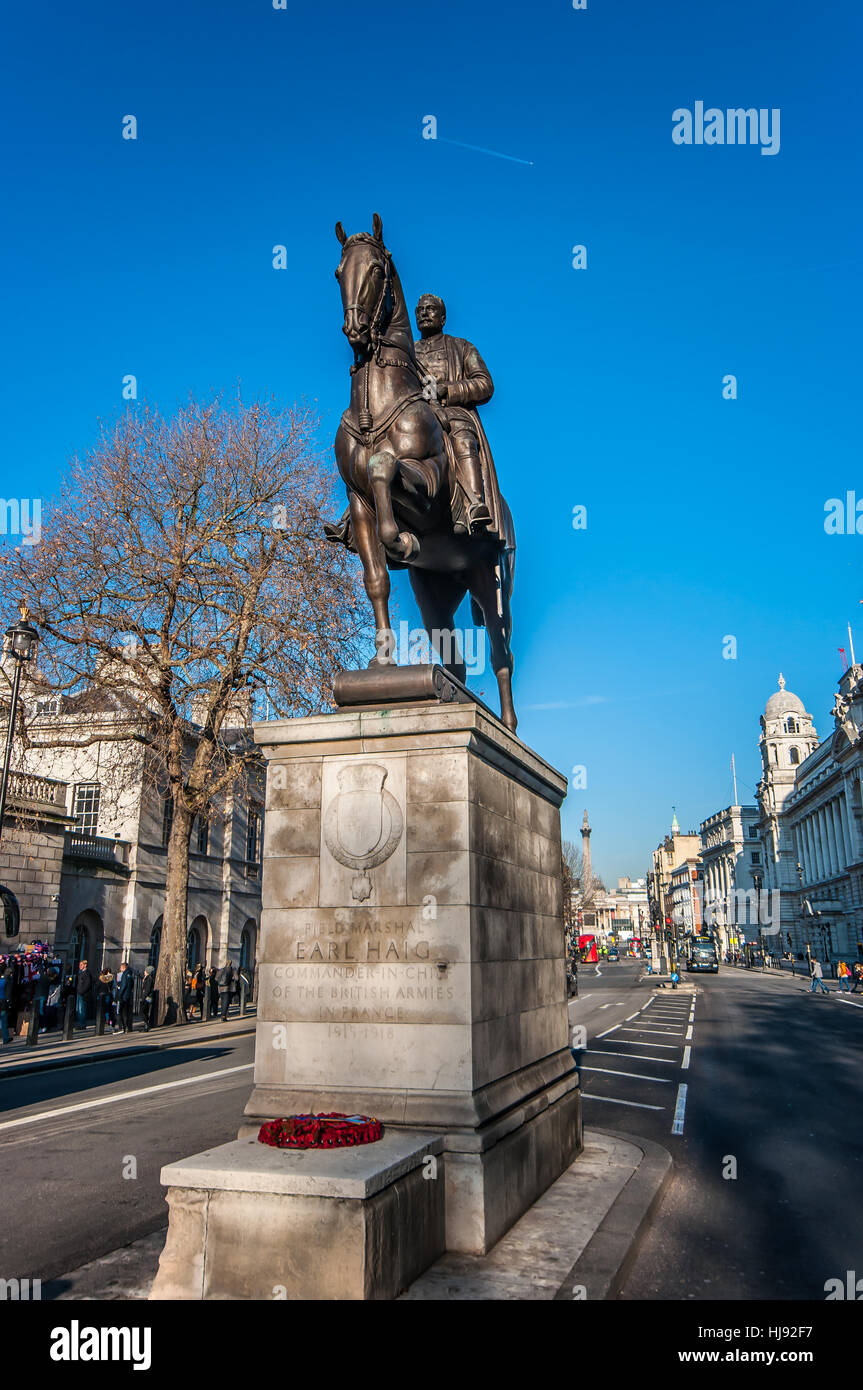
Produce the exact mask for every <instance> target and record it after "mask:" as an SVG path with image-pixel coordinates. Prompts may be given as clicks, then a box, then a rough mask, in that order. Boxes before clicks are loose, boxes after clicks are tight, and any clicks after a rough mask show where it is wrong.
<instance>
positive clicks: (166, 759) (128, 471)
mask: <svg viewBox="0 0 863 1390" xmlns="http://www.w3.org/2000/svg"><path fill="white" fill-rule="evenodd" d="M315 423H316V422H315V421H314V419H313V418H312V416H311V415H310V413H309V412H308V411H306V410H304V409H297V408H293V409H290V410H282V409H279V408H277V407H276V406H274V405H273V404H271V403H255V404H252V405H246V404H244V403H243V402H241V401H239V400H238V401H237V402H236V403H234V404H232V405H231V406H230V407H229V406H226V405H225V404H223V402H222V401H221V399H219V398H217V399H215V400H212V401H209V402H206V403H202V404H199V403H196V402H194V401H192V402H190V404H189V405H188V406H187V407H186V408H184V409H182V410H180V411H179V412H178V413H177V414H175V415H174V416H172V417H165V416H163V415H162V414H160V413H159V411H158V410H156V409H152V408H142V409H140V410H138V411H136V412H134V413H129V414H126V415H124V416H123V417H122V418H121V419H120V420H119V421H118V422H117V423H116V424H114V425H112V426H110V427H106V428H105V429H103V431H102V434H101V437H100V439H99V441H98V443H97V444H96V446H95V447H94V448H93V450H92V451H91V452H90V453H89V454H88V455H87V456H86V457H85V458H83V459H75V460H74V461H73V463H72V465H71V470H70V474H69V477H68V479H67V481H66V482H65V485H64V488H63V492H62V494H61V497H60V498H59V500H58V501H56V502H54V503H53V504H52V505H51V506H50V507H49V508H48V509H47V516H46V519H45V521H44V523H43V530H42V541H41V544H40V545H39V546H34V547H31V548H24V547H22V548H21V549H20V550H18V551H7V552H4V553H3V554H2V556H0V602H2V603H3V605H4V606H5V608H6V609H7V610H8V609H9V607H10V606H11V604H12V602H13V600H14V601H15V602H17V601H18V599H19V598H24V599H26V601H27V602H28V603H29V605H30V609H31V611H32V614H33V617H34V620H35V621H36V622H37V624H38V625H39V626H40V628H41V630H42V634H43V642H42V644H41V650H40V679H41V683H42V685H43V687H44V689H45V691H46V693H47V692H51V693H57V692H65V693H66V694H67V695H73V696H77V697H78V699H79V700H80V699H81V698H82V697H83V696H84V695H85V694H86V698H88V699H90V698H95V700H96V708H98V707H99V706H101V707H104V704H105V702H106V701H107V702H108V704H109V705H110V706H111V708H112V710H113V712H114V717H113V718H112V720H111V721H110V729H109V730H107V731H106V727H105V721H104V720H102V719H96V720H94V721H92V723H91V726H90V727H89V729H88V728H87V727H86V726H84V727H83V728H82V729H81V730H80V732H79V735H78V737H79V738H80V739H81V740H82V741H83V742H92V741H98V740H100V739H107V738H108V737H110V739H111V741H112V742H113V743H116V742H117V740H118V738H120V739H122V738H125V739H127V740H128V742H129V744H130V745H132V744H135V745H136V746H137V750H138V755H139V756H140V752H141V744H142V743H145V744H146V745H147V746H148V748H147V752H148V756H147V757H146V758H145V760H144V761H145V763H146V765H147V767H149V768H150V769H152V777H153V779H154V781H156V782H158V781H160V780H161V781H162V782H163V784H164V790H165V792H166V794H167V796H168V797H169V798H170V801H171V803H172V809H173V815H172V820H171V830H170V839H169V842H168V848H167V885H166V894H165V905H164V912H163V928H162V947H161V952H160V957H159V966H158V973H157V980H156V987H157V989H158V990H159V992H160V1000H161V1009H160V1016H161V1018H162V1019H163V1018H164V1016H165V1012H166V1010H171V1011H172V1016H173V1014H174V1012H176V1013H179V1014H180V1015H181V1016H182V1010H183V979H184V969H185V957H186V929H187V924H186V898H187V890H188V883H189V840H190V835H191V831H192V826H193V822H194V819H195V817H196V816H197V815H206V814H207V811H208V808H209V807H210V806H211V805H212V804H213V800H214V798H218V797H219V796H220V795H221V794H222V793H224V792H225V791H226V790H227V789H228V788H230V787H231V786H233V785H235V784H236V783H237V782H238V781H239V780H240V779H241V778H242V777H243V776H244V775H245V773H246V772H247V770H248V766H249V764H250V762H251V761H253V760H256V759H257V758H258V754H257V751H256V749H255V747H254V745H253V743H252V742H251V740H250V739H249V738H248V736H246V737H245V738H238V736H237V731H236V727H235V725H236V723H237V720H236V718H233V717H232V715H233V714H234V712H235V711H236V709H237V706H238V703H244V702H245V705H246V707H247V708H249V709H251V707H252V705H253V704H254V702H255V701H257V702H258V706H259V708H260V707H261V706H262V703H263V701H264V700H266V701H267V702H268V707H269V709H270V710H271V711H272V712H274V713H276V714H279V715H289V714H304V713H310V712H313V711H316V710H319V709H321V708H322V707H325V706H326V705H327V703H328V701H329V699H330V689H331V683H332V679H333V677H334V675H335V673H336V671H337V670H338V669H339V668H340V667H341V666H344V665H350V664H351V662H352V660H356V658H357V655H358V650H359V647H360V645H361V643H362V641H363V637H364V633H363V630H362V628H361V623H362V621H363V620H362V618H361V616H360V615H361V614H364V612H365V606H364V602H363V598H362V593H361V590H360V588H359V585H358V571H357V567H356V565H355V562H353V561H352V560H351V559H350V558H349V557H347V556H345V555H344V553H343V552H342V551H341V548H340V547H337V546H332V545H328V544H327V543H326V541H325V540H324V539H323V523H324V518H325V517H326V516H327V515H328V514H329V513H330V512H331V510H332V507H333V505H334V502H333V497H332V491H331V471H330V469H329V468H328V467H326V466H325V465H324V463H323V462H322V460H321V458H320V457H319V455H318V453H317V451H316V447H315V444H314V438H313V431H314V427H315ZM124 710H125V711H127V716H126V718H125V720H124V718H123V711H124ZM142 713H143V717H142ZM21 733H22V737H24V739H25V741H26V730H25V729H23V728H22V730H21ZM39 746H43V747H44V746H46V740H45V736H44V734H43V735H42V736H40V739H39Z"/></svg>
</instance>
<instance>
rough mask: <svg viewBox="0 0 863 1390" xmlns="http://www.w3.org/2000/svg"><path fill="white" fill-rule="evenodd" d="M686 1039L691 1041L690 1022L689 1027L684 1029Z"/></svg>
mask: <svg viewBox="0 0 863 1390" xmlns="http://www.w3.org/2000/svg"><path fill="white" fill-rule="evenodd" d="M686 1041H687V1042H692V1024H691V1023H690V1025H689V1027H688V1028H687V1030H686Z"/></svg>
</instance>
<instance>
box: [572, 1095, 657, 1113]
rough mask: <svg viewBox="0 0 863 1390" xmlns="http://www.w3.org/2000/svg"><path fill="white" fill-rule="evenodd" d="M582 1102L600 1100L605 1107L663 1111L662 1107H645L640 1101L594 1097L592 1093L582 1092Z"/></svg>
mask: <svg viewBox="0 0 863 1390" xmlns="http://www.w3.org/2000/svg"><path fill="white" fill-rule="evenodd" d="M582 1099H583V1100H602V1101H605V1104H606V1105H631V1106H632V1108H633V1110H665V1108H666V1107H665V1106H664V1105H645V1104H644V1102H643V1101H640V1100H615V1099H614V1097H613V1096H595V1095H594V1094H593V1092H592V1091H583V1092H582Z"/></svg>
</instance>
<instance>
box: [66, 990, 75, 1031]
mask: <svg viewBox="0 0 863 1390" xmlns="http://www.w3.org/2000/svg"><path fill="white" fill-rule="evenodd" d="M74 1028H75V996H74V994H70V995H69V998H68V999H67V1000H66V1013H65V1015H64V1017H63V1041H64V1042H71V1039H72V1033H73V1031H74Z"/></svg>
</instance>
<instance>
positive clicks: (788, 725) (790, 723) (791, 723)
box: [785, 716, 799, 734]
mask: <svg viewBox="0 0 863 1390" xmlns="http://www.w3.org/2000/svg"><path fill="white" fill-rule="evenodd" d="M785 729H786V732H787V733H789V734H796V733H798V732H799V730H798V728H797V720H796V719H795V718H794V717H793V716H792V717H791V718H790V719H787V720H786V722H785Z"/></svg>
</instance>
